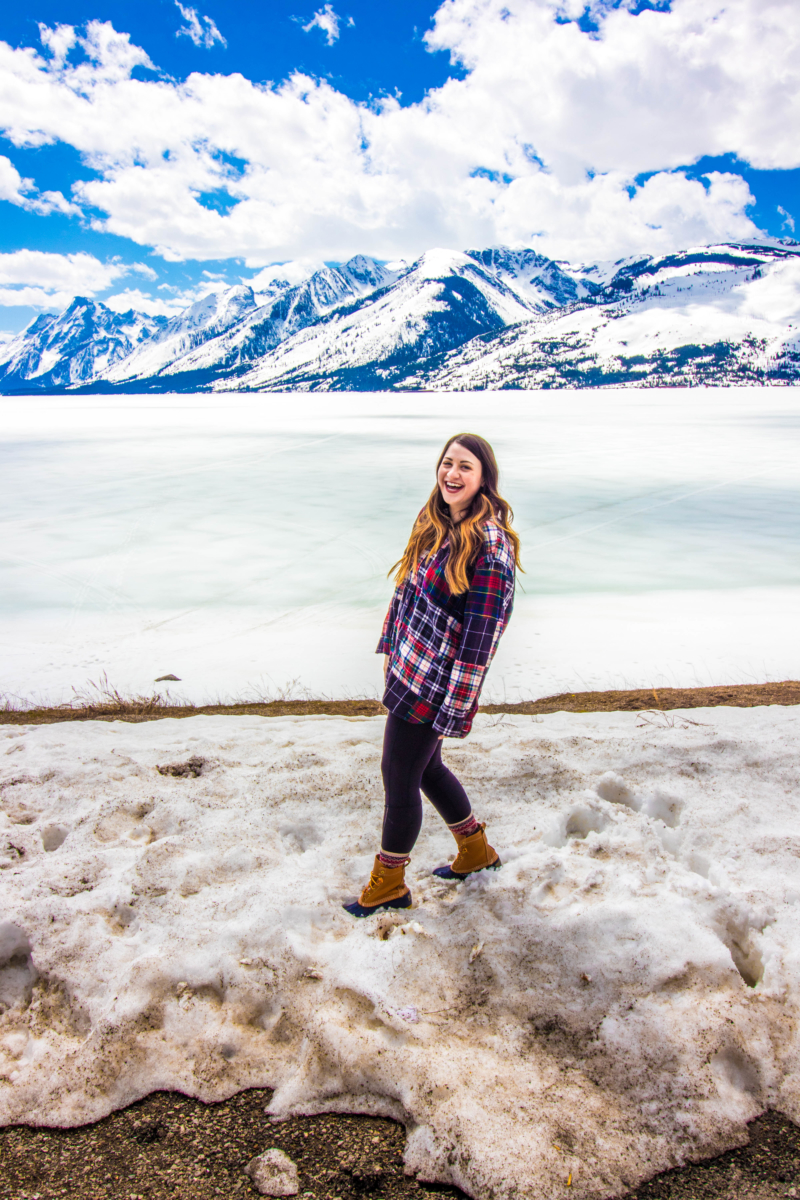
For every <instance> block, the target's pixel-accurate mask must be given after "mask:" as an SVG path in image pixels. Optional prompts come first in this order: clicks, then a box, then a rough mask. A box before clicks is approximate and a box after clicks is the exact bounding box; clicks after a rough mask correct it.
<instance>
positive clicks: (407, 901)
mask: <svg viewBox="0 0 800 1200" xmlns="http://www.w3.org/2000/svg"><path fill="white" fill-rule="evenodd" d="M408 861H409V860H408V859H406V862H405V863H404V864H403V866H401V867H387V866H384V864H383V863H382V862H381V860H380V857H379V856H378V855H377V854H376V855H375V863H374V865H373V868H372V874H371V875H370V877H369V883H368V884H367V886H366V887H365V888H364V890H363V892H362V893H361V895H360V896H359V897H358V900H357V901H355V902H354V903H353V904H344V905H342V907H343V908H344V910H345V912H349V913H350V914H351V916H353V917H368V916H369V915H370V913H374V912H377V911H378V909H379V908H410V907H411V892H410V891H409V890H408V887H407V886H406V882H405V869H406V866H407V865H408Z"/></svg>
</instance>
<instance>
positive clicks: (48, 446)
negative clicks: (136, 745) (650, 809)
mask: <svg viewBox="0 0 800 1200" xmlns="http://www.w3.org/2000/svg"><path fill="white" fill-rule="evenodd" d="M798 395H799V393H798V389H796V388H780V389H763V388H752V389H746V388H741V389H737V388H731V389H714V390H711V391H707V390H704V389H699V388H698V389H692V390H685V391H684V390H681V389H670V390H668V391H665V392H658V391H655V390H648V391H645V392H635V391H633V390H631V391H624V392H613V391H608V390H606V391H602V392H579V393H563V392H562V393H559V394H558V395H557V396H555V395H554V394H553V393H526V394H521V395H517V394H512V393H504V394H503V395H502V396H489V397H487V396H486V395H477V396H469V395H459V396H447V395H443V394H441V395H440V394H437V395H427V396H413V395H407V394H404V395H400V396H397V395H385V394H384V395H379V396H356V395H325V396H322V397H317V396H299V395H294V396H291V397H288V398H287V397H285V396H273V395H269V396H258V397H249V396H234V395H230V396H225V397H223V398H216V397H211V396H197V397H192V396H169V397H152V396H150V397H124V398H122V397H114V398H111V399H109V398H107V397H89V396H81V397H74V396H71V397H61V396H59V397H49V398H36V397H26V398H24V399H13V400H12V399H9V398H6V399H3V400H0V488H1V489H2V491H0V501H1V503H0V512H2V517H0V523H1V527H0V547H2V553H1V554H0V691H3V692H7V693H9V692H10V693H13V694H15V695H18V696H23V697H30V698H34V699H48V698H49V699H54V700H58V699H63V698H67V697H69V696H70V695H71V689H72V687H73V686H75V687H77V688H82V687H84V686H85V684H86V682H87V680H97V679H98V678H99V676H100V675H101V674H102V672H103V671H105V672H106V673H107V675H108V677H109V679H110V680H111V682H112V683H113V684H114V685H115V686H117V687H120V688H122V689H123V690H126V691H137V692H142V691H149V690H150V689H151V688H152V687H153V686H154V684H153V681H154V680H155V679H156V678H157V677H158V676H163V675H169V674H173V675H177V676H179V677H180V679H181V682H180V683H178V684H174V685H171V688H172V694H173V695H183V696H186V697H187V698H190V699H192V700H195V701H197V702H202V701H204V700H210V699H214V698H216V697H225V696H252V697H255V696H257V695H259V694H262V695H263V694H264V693H265V692H272V693H273V694H275V693H276V692H277V691H278V690H279V689H281V688H284V687H285V686H286V685H287V684H289V683H291V681H292V680H297V681H298V687H299V689H303V688H305V689H308V690H309V691H311V692H313V693H315V694H317V695H319V694H326V695H331V696H336V697H340V696H347V695H369V694H373V695H375V694H378V692H379V689H380V672H379V665H378V662H377V660H376V657H375V655H374V653H373V651H374V647H375V645H376V643H377V637H378V631H379V628H380V624H381V622H382V620H383V615H384V612H385V609H386V605H387V602H388V597H389V595H390V591H391V585H390V583H389V581H388V580H387V579H386V572H387V570H388V568H389V566H390V565H391V563H392V562H394V561H395V560H396V558H397V557H398V556H399V554H400V552H401V549H402V547H403V545H404V543H405V539H406V537H407V534H408V530H409V527H410V524H411V520H412V517H413V514H414V512H415V511H416V510H417V506H418V505H419V504H421V502H422V499H423V498H424V497H425V496H426V495H427V493H428V491H429V488H430V486H431V482H432V471H433V464H434V462H435V458H436V454H437V452H438V450H439V449H440V448H441V445H442V443H443V441H444V439H445V438H446V437H447V436H448V435H449V434H451V433H453V432H454V431H456V430H458V429H463V428H465V427H466V428H470V427H471V428H474V429H477V430H478V432H481V433H483V434H484V435H485V436H487V437H488V438H489V439H490V440H491V441H492V443H493V444H494V446H495V448H496V450H497V453H498V456H499V461H500V465H501V470H502V486H503V490H504V492H505V494H506V495H507V496H508V497H509V499H510V500H511V502H512V504H513V506H514V510H515V520H516V526H517V528H518V529H519V531H520V534H521V537H522V546H523V562H524V565H525V567H526V569H527V574H526V575H524V576H522V577H521V578H520V588H519V590H518V594H517V601H516V606H515V612H514V617H513V620H512V621H511V624H510V626H509V629H508V632H507V633H506V635H505V637H504V638H503V641H502V643H501V647H500V651H499V654H498V657H497V659H496V661H495V663H494V665H493V668H492V671H491V673H490V675H489V680H488V684H487V692H486V694H487V696H493V697H495V698H502V697H503V696H505V697H507V698H508V699H510V700H516V699H520V698H528V697H530V696H532V695H534V696H535V695H546V694H552V693H554V692H561V691H570V692H573V691H578V690H581V691H582V690H584V689H586V688H589V687H591V688H607V687H641V686H653V685H655V686H662V685H675V686H691V685H695V684H719V683H742V682H748V681H751V680H753V679H759V680H764V679H769V678H773V679H775V678H777V679H785V678H792V677H793V678H798V677H800V640H798V638H797V636H796V613H797V611H798V607H800V558H798V555H797V545H798V540H799V539H800V486H799V485H798V469H797V464H798V460H799V457H800V455H799V451H800V447H799V446H798V435H799V434H800V423H799V422H798V411H799V408H798V406H799V405H800V400H798Z"/></svg>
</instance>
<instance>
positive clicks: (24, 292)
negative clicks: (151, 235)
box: [0, 250, 156, 308]
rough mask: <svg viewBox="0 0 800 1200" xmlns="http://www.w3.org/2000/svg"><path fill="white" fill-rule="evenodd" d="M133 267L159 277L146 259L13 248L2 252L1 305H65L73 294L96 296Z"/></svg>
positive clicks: (0, 275) (51, 306)
mask: <svg viewBox="0 0 800 1200" xmlns="http://www.w3.org/2000/svg"><path fill="white" fill-rule="evenodd" d="M131 271H135V272H136V273H137V274H140V275H144V276H146V278H148V279H155V278H156V274H155V271H153V269H152V267H148V266H146V265H145V264H144V263H132V264H130V263H123V262H119V261H114V260H112V261H110V262H101V261H100V259H99V258H95V256H94V255H93V254H85V253H79V254H52V253H49V252H46V251H44V250H14V251H13V252H10V253H7V254H0V305H4V306H7V305H27V306H29V307H33V308H63V307H64V306H65V305H66V304H69V302H70V301H71V300H72V298H73V297H74V296H94V295H96V294H97V293H98V292H102V291H105V290H106V289H107V288H109V287H112V286H113V284H114V283H115V282H116V281H117V280H118V279H120V278H122V276H124V275H127V274H129V273H130V272H131Z"/></svg>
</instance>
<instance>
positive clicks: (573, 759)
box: [0, 707, 800, 1200]
mask: <svg viewBox="0 0 800 1200" xmlns="http://www.w3.org/2000/svg"><path fill="white" fill-rule="evenodd" d="M382 729H383V722H382V720H381V719H380V718H375V719H351V720H344V719H340V718H325V717H319V718H313V717H312V718H295V719H289V718H280V719H272V720H270V719H265V718H257V717H241V718H219V717H195V718H191V719H189V720H185V721H174V720H164V721H158V722H153V723H146V724H141V725H124V724H121V723H110V724H103V723H86V724H71V725H49V726H39V727H16V728H14V727H8V726H6V727H0V795H2V816H1V817H0V832H1V833H2V842H0V844H1V845H2V846H4V847H5V850H4V859H5V864H6V865H5V869H4V871H3V885H4V898H5V903H4V912H3V924H2V925H1V926H0V958H2V960H3V962H4V964H5V965H4V966H3V968H2V970H0V997H2V1001H3V1004H4V1005H5V1006H7V1007H6V1009H5V1011H4V1013H3V1015H2V1018H0V1021H1V1022H2V1024H1V1025H0V1030H1V1032H0V1044H1V1045H2V1049H3V1059H2V1066H0V1074H2V1079H3V1082H2V1084H0V1113H1V1114H2V1120H3V1121H4V1122H18V1121H30V1122H33V1123H37V1122H42V1123H47V1124H54V1125H66V1126H69V1125H77V1124H80V1123H82V1122H85V1121H91V1120H95V1119H97V1118H99V1117H101V1116H102V1115H104V1114H105V1113H107V1112H109V1111H111V1110H112V1109H114V1108H118V1107H120V1106H122V1105H125V1104H128V1103H130V1102H131V1101H133V1100H135V1099H136V1098H138V1097H140V1096H143V1095H145V1094H146V1093H148V1092H150V1091H152V1090H154V1089H158V1088H176V1089H180V1090H181V1091H184V1092H187V1093H189V1094H192V1095H196V1096H198V1097H200V1098H202V1099H204V1100H214V1099H219V1098H222V1097H226V1096H229V1095H231V1094H233V1093H234V1092H236V1091H237V1090H240V1089H241V1088H244V1087H249V1086H270V1087H274V1088H275V1089H276V1091H275V1094H274V1096H273V1099H272V1101H271V1104H270V1109H269V1111H270V1112H271V1114H272V1115H273V1116H275V1117H277V1118H280V1117H285V1116H288V1115H289V1114H291V1113H296V1112H324V1111H356V1112H368V1113H383V1114H386V1115H389V1116H393V1117H396V1118H398V1119H400V1120H403V1121H405V1122H406V1125H407V1128H408V1144H407V1150H406V1162H407V1166H408V1168H409V1169H410V1170H413V1171H416V1172H418V1173H419V1174H420V1175H421V1176H422V1177H423V1178H426V1179H438V1180H441V1181H449V1182H453V1183H456V1184H457V1185H459V1186H460V1187H462V1188H464V1189H465V1190H466V1191H467V1192H468V1193H470V1194H472V1195H495V1196H497V1197H506V1196H508V1197H511V1196H513V1195H518V1194H524V1195H526V1196H529V1197H531V1198H532V1200H533V1198H535V1200H538V1198H540V1197H541V1198H542V1200H544V1198H545V1197H547V1198H548V1200H549V1198H550V1197H552V1196H553V1195H555V1194H559V1193H560V1189H561V1188H563V1187H564V1186H565V1185H566V1181H567V1177H568V1175H570V1174H571V1175H572V1194H574V1195H575V1196H593V1197H605V1196H608V1195H611V1194H615V1193H618V1192H619V1191H621V1190H623V1189H624V1188H625V1187H628V1186H633V1185H635V1184H636V1183H637V1182H639V1181H640V1180H642V1179H643V1178H645V1177H648V1176H650V1175H652V1174H654V1173H655V1172H657V1171H659V1170H661V1169H664V1168H666V1167H669V1166H673V1165H675V1164H678V1163H681V1162H685V1161H688V1160H690V1159H695V1158H697V1157H700V1156H702V1155H708V1154H713V1153H716V1152H719V1151H721V1150H722V1149H724V1148H726V1147H729V1146H731V1145H733V1144H736V1143H737V1142H741V1141H742V1140H744V1138H745V1136H746V1134H745V1128H744V1127H745V1122H746V1121H748V1120H749V1119H751V1118H752V1117H754V1116H755V1115H756V1114H757V1113H759V1112H760V1111H762V1110H763V1109H764V1108H765V1107H766V1106H772V1107H775V1108H777V1109H779V1110H780V1111H783V1112H785V1113H787V1114H788V1115H789V1116H790V1117H792V1118H793V1119H795V1120H798V1119H800V1084H799V1083H798V1080H800V1073H799V1072H798V1068H799V1067H800V1062H799V1061H798V1033H797V1030H798V1028H800V1025H798V1012H797V1007H798V1001H797V997H798V995H799V994H800V857H798V847H800V793H799V791H798V735H799V734H800V715H799V714H798V712H797V710H796V709H792V708H785V709H784V708H777V707H776V708H760V709H744V710H739V709H721V708H717V709H709V710H697V709H695V710H691V711H688V712H685V713H675V712H673V713H666V714H645V715H644V716H638V715H637V714H634V713H616V714H565V713H558V714H553V715H551V716H546V717H537V718H523V717H507V716H506V717H502V718H489V717H479V718H478V719H477V721H476V725H475V730H474V733H473V735H472V736H471V737H470V738H469V739H468V740H467V741H466V742H463V743H451V742H450V741H448V742H447V743H446V747H445V755H446V757H447V759H448V761H450V762H451V764H452V765H453V766H454V768H455V769H456V770H457V771H458V772H459V774H460V776H461V777H462V779H463V780H464V782H465V785H466V786H467V788H468V791H469V793H470V795H471V797H472V799H473V803H474V806H475V810H476V812H477V813H478V815H479V816H480V817H481V819H485V820H487V821H488V823H489V825H488V828H489V832H490V835H491V841H492V844H493V845H495V846H497V848H498V849H499V850H500V853H501V855H502V857H503V860H504V864H505V865H504V866H503V868H502V870H501V871H499V872H497V873H492V874H491V876H488V875H486V876H478V877H476V878H475V879H474V880H471V881H470V882H468V883H467V884H465V885H463V886H460V887H459V886H454V885H448V884H445V883H443V882H442V881H439V880H437V879H436V878H435V877H433V876H431V875H430V871H431V869H432V868H433V867H434V866H436V865H437V864H439V863H441V862H443V861H445V860H446V859H447V857H448V855H450V854H451V853H452V846H451V839H450V837H449V834H447V832H446V831H445V829H444V828H443V826H442V825H441V823H440V822H439V820H438V818H437V817H436V815H435V814H434V813H433V811H432V810H429V811H428V812H427V813H426V820H425V824H424V827H423V833H422V836H421V838H420V841H419V843H418V845H417V847H416V849H415V852H414V855H413V858H412V864H411V868H410V870H409V879H410V883H411V886H412V891H413V894H414V899H415V905H414V907H413V908H412V909H411V910H409V911H407V912H403V913H395V914H392V915H381V916H375V917H372V918H369V919H368V920H366V921H364V922H355V921H353V920H351V919H350V918H349V917H348V916H347V915H346V914H345V913H344V912H343V911H342V910H341V908H340V907H339V906H340V904H341V902H342V901H343V900H344V899H346V898H349V897H352V896H353V895H354V894H355V893H356V892H357V890H358V888H359V887H360V885H361V884H362V883H363V881H364V878H365V876H366V874H367V872H368V869H369V866H370V863H371V860H372V855H373V854H374V851H375V847H376V843H377V836H378V828H379V821H380V814H381V807H382V798H381V788H380V772H379V762H380V745H381V737H382ZM193 756H199V757H201V758H203V759H204V760H205V766H204V768H203V771H202V774H201V775H200V776H199V777H197V778H191V777H190V778H178V777H173V776H170V775H168V774H167V775H163V774H160V773H159V772H158V770H157V767H158V766H159V765H160V766H162V767H164V766H166V765H169V764H173V763H180V762H184V761H186V760H187V759H188V758H190V757H193Z"/></svg>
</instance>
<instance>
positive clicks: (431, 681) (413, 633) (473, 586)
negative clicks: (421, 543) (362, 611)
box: [377, 520, 514, 738]
mask: <svg viewBox="0 0 800 1200" xmlns="http://www.w3.org/2000/svg"><path fill="white" fill-rule="evenodd" d="M449 552H450V551H449V546H448V545H447V543H445V545H444V546H442V547H441V549H440V550H439V551H438V552H437V553H436V554H435V555H434V556H433V557H432V558H428V559H426V560H424V561H422V562H420V563H419V565H418V566H417V570H416V573H415V574H414V575H413V576H410V575H409V576H407V577H406V579H404V580H403V582H402V583H401V584H400V585H399V586H398V587H397V588H396V589H395V593H394V595H393V597H392V602H391V604H390V606H389V611H388V613H387V614H386V620H385V621H384V623H383V633H382V634H381V640H380V642H379V643H378V649H377V653H378V654H388V655H389V670H388V672H387V676H386V693H385V695H384V697H383V703H384V704H385V705H386V707H387V708H388V709H389V711H390V712H392V713H395V715H396V716H398V717H401V718H402V719H403V720H405V721H410V722H411V724H422V723H424V722H431V723H432V724H433V727H434V729H435V730H436V731H437V733H442V734H445V735H446V736H447V737H457V738H463V737H466V736H467V734H468V733H469V731H470V729H471V728H472V720H473V717H474V716H475V713H476V712H477V709H478V696H479V694H480V690H481V687H482V686H483V680H484V676H485V675H486V672H487V670H488V668H489V664H490V663H491V661H492V659H493V657H494V653H495V650H496V649H497V643H498V642H499V641H500V637H501V635H502V633H503V631H504V630H505V627H506V625H507V624H508V620H509V617H510V616H511V609H512V607H513V604H514V551H513V549H512V547H511V543H510V542H509V540H508V538H507V537H506V535H505V533H504V532H503V530H502V529H501V528H500V527H499V525H497V524H495V522H494V521H491V520H490V521H487V522H486V523H485V525H484V545H483V550H482V551H481V553H480V555H479V557H478V560H477V562H476V563H475V568H474V573H473V575H472V580H471V583H470V586H469V591H467V592H462V593H461V594H460V595H458V596H454V595H452V593H451V592H450V589H449V587H448V586H447V581H446V579H445V575H444V568H445V564H446V563H447V556H448V554H449Z"/></svg>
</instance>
